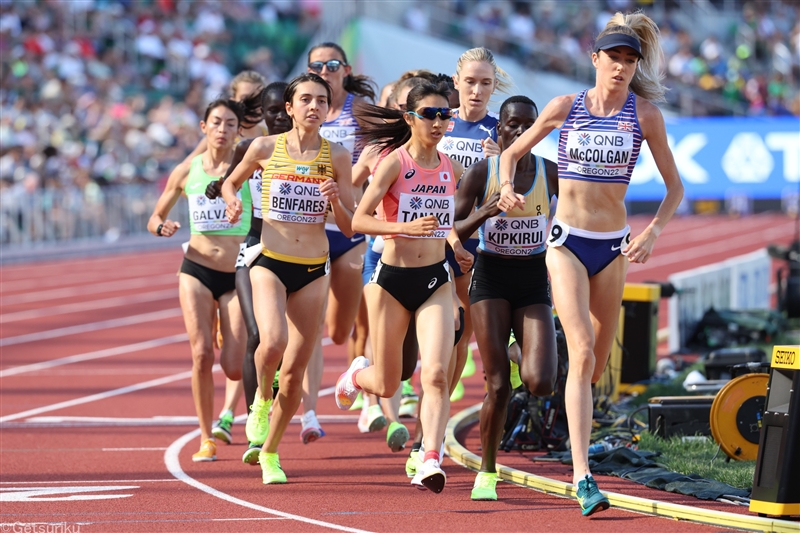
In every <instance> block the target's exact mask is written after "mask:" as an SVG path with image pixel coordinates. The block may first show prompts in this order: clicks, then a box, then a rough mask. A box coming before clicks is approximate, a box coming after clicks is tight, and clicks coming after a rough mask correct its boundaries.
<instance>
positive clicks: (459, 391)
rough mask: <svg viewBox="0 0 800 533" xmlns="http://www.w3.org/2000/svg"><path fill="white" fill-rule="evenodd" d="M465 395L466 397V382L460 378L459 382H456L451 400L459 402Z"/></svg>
mask: <svg viewBox="0 0 800 533" xmlns="http://www.w3.org/2000/svg"><path fill="white" fill-rule="evenodd" d="M463 397H464V384H463V383H462V382H461V380H460V379H459V380H458V383H456V388H455V389H453V394H451V395H450V401H451V402H457V401H458V400H460V399H462V398H463Z"/></svg>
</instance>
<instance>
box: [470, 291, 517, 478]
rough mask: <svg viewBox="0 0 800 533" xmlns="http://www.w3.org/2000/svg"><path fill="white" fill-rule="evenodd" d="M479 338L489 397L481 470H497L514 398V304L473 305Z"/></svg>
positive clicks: (484, 410) (483, 420)
mask: <svg viewBox="0 0 800 533" xmlns="http://www.w3.org/2000/svg"><path fill="white" fill-rule="evenodd" d="M472 319H473V320H474V321H475V322H474V324H475V338H476V340H477V341H478V350H479V351H480V354H481V361H482V362H483V370H484V372H486V386H487V391H486V398H485V399H484V400H483V406H482V407H481V421H480V434H481V449H482V450H483V453H482V454H481V472H495V463H496V461H497V450H498V448H499V446H500V439H501V438H502V437H503V426H504V425H505V423H506V411H507V409H508V401H509V399H510V397H511V383H510V382H509V375H510V369H509V366H508V353H507V351H506V347H507V346H508V336H509V334H510V332H511V305H510V304H509V303H508V301H507V300H501V299H487V300H481V301H479V302H476V303H475V304H474V305H473V306H472Z"/></svg>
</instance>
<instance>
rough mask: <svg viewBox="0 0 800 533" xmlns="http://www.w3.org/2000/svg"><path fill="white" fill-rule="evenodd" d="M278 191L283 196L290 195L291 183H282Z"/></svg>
mask: <svg viewBox="0 0 800 533" xmlns="http://www.w3.org/2000/svg"><path fill="white" fill-rule="evenodd" d="M278 191H279V192H280V193H281V194H289V193H290V192H292V186H291V184H289V183H281V186H280V188H279V189H278Z"/></svg>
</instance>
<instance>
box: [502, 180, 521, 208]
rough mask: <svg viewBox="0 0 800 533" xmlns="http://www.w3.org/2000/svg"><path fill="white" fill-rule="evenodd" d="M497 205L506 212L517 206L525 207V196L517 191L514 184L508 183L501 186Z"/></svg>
mask: <svg viewBox="0 0 800 533" xmlns="http://www.w3.org/2000/svg"><path fill="white" fill-rule="evenodd" d="M497 207H499V208H500V210H501V211H504V212H506V213H508V212H509V211H513V210H514V209H515V208H517V207H519V208H520V209H524V208H525V197H524V196H522V195H521V194H517V193H515V192H514V186H513V185H511V184H510V183H507V184H505V185H503V186H502V187H501V188H500V199H499V200H498V201H497Z"/></svg>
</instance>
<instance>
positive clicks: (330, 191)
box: [319, 180, 339, 202]
mask: <svg viewBox="0 0 800 533" xmlns="http://www.w3.org/2000/svg"><path fill="white" fill-rule="evenodd" d="M319 193H320V194H321V195H322V196H324V197H325V198H327V199H328V201H329V202H334V201H336V199H337V198H339V184H338V183H336V182H335V181H334V180H325V181H324V182H322V185H320V186H319Z"/></svg>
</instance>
